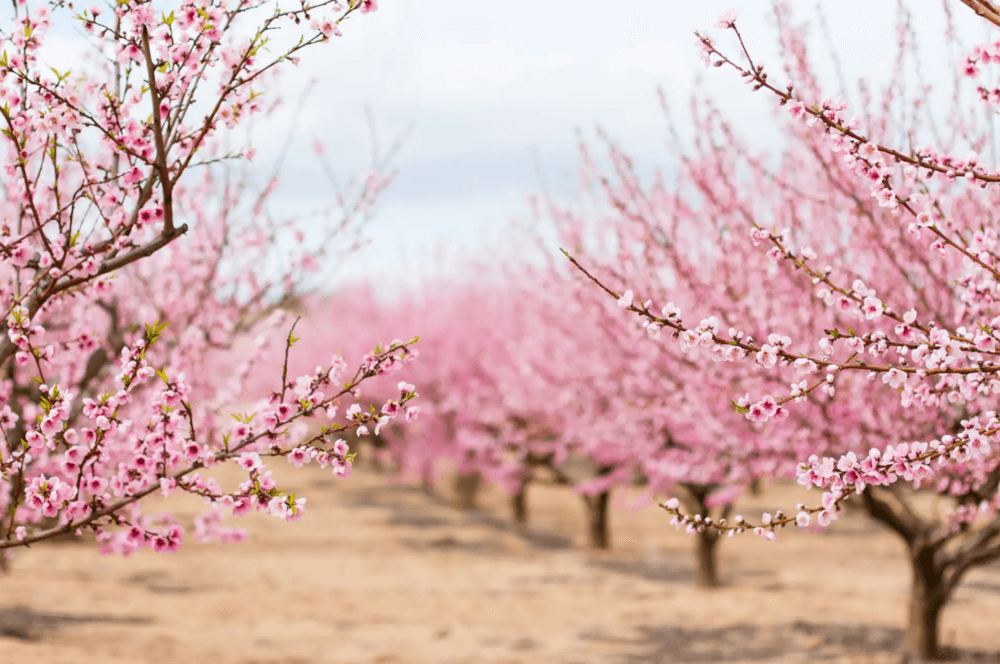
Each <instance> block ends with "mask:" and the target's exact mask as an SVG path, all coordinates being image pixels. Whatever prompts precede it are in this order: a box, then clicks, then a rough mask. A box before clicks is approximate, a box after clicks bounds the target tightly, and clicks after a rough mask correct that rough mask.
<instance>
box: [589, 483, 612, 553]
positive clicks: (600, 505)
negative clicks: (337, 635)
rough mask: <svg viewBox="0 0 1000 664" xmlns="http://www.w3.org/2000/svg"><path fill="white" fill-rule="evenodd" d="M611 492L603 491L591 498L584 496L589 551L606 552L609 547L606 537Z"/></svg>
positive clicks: (608, 540) (609, 540) (608, 538)
mask: <svg viewBox="0 0 1000 664" xmlns="http://www.w3.org/2000/svg"><path fill="white" fill-rule="evenodd" d="M610 497H611V492H609V491H605V492H603V493H598V494H596V495H593V496H584V497H583V501H584V504H585V505H586V506H587V544H588V545H589V546H590V548H591V549H600V550H606V549H609V548H610V547H611V538H610V537H609V536H608V500H609V499H610Z"/></svg>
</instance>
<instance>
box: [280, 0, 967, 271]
mask: <svg viewBox="0 0 1000 664" xmlns="http://www.w3.org/2000/svg"><path fill="white" fill-rule="evenodd" d="M906 4H907V5H908V6H909V7H910V10H911V11H912V12H913V14H914V22H915V24H916V27H917V30H918V32H919V33H920V34H921V35H922V37H923V36H924V35H926V39H922V41H926V42H927V44H926V53H927V55H926V57H925V63H924V64H925V68H926V69H927V72H928V75H929V78H930V79H931V80H932V81H941V80H942V77H947V76H948V75H949V71H948V70H947V68H946V64H945V63H946V58H945V57H944V49H943V45H942V40H941V38H940V35H939V34H937V32H936V31H939V27H940V26H941V25H942V10H941V3H940V2H939V1H934V0H925V1H922V2H908V3H906ZM952 4H953V5H954V7H953V11H954V12H955V14H956V18H957V19H959V22H960V24H961V25H962V26H965V28H966V29H967V30H969V31H971V32H973V33H974V38H978V39H982V38H984V37H985V31H984V29H982V28H980V27H979V26H978V24H977V23H976V20H975V18H974V17H973V16H972V15H971V12H969V11H968V10H966V9H965V8H964V7H961V6H960V4H959V3H957V2H954V3H952ZM379 5H380V7H379V10H378V11H377V12H376V13H374V14H370V15H367V16H362V17H360V19H359V20H357V21H352V22H351V25H349V26H347V27H346V28H345V37H344V38H343V39H342V40H339V41H337V42H335V43H333V44H330V45H328V46H325V47H324V48H323V50H322V51H321V52H315V51H314V52H312V53H310V54H308V55H307V56H306V58H304V62H303V65H302V66H301V68H300V71H298V72H296V77H290V78H289V80H288V84H289V85H290V86H294V85H302V84H303V81H306V80H308V79H309V78H311V77H316V78H317V80H318V84H317V86H316V88H315V92H314V94H313V96H312V98H311V99H310V101H309V106H308V108H309V109H310V110H309V112H308V113H307V117H306V118H305V119H304V124H303V131H302V134H303V136H304V139H308V138H309V137H311V136H316V137H320V138H322V139H323V140H324V141H325V142H327V144H328V145H329V146H330V149H331V151H332V152H333V153H334V155H335V156H336V162H335V163H336V167H337V168H338V169H339V172H341V173H344V174H346V173H349V172H351V170H352V169H356V168H360V167H363V166H364V165H365V164H366V162H367V160H368V158H369V153H370V150H369V147H370V141H369V138H368V131H367V125H366V119H365V112H364V108H365V105H366V104H367V105H368V106H369V107H370V108H371V110H372V113H373V115H374V117H375V119H376V123H377V129H378V135H379V137H380V139H381V140H382V141H383V142H388V140H389V139H390V138H391V137H392V136H393V135H394V133H396V132H399V131H401V130H403V129H404V128H406V127H407V126H408V125H409V124H410V123H411V122H412V125H413V129H412V132H411V133H410V135H409V138H408V140H407V141H406V142H405V144H404V146H403V148H402V150H401V152H400V153H399V157H398V159H397V160H396V166H397V168H398V169H399V178H398V180H397V182H396V184H395V185H394V186H393V188H392V189H391V190H390V191H388V192H387V193H386V194H385V196H384V198H383V201H382V204H381V206H380V211H379V214H378V216H377V219H376V220H375V222H374V224H375V225H374V226H373V227H372V229H371V231H372V235H373V236H375V237H376V239H375V240H374V241H373V243H372V244H371V245H370V246H369V247H368V248H367V249H366V250H365V251H364V252H363V253H362V254H361V255H359V256H358V257H356V258H354V259H352V260H351V261H350V262H349V263H348V264H347V265H346V266H345V267H346V268H347V272H348V273H349V274H351V275H359V276H360V275H362V274H378V275H385V274H387V273H388V274H392V275H394V276H397V275H400V274H402V273H404V272H405V271H406V270H417V271H427V270H432V269H437V268H439V267H440V265H441V264H440V262H439V261H440V251H438V248H439V247H440V246H449V247H464V248H465V250H469V251H476V250H479V249H481V248H482V246H483V238H488V237H492V236H494V235H495V234H496V233H497V232H498V229H502V228H503V227H504V225H505V224H507V223H509V221H510V220H511V219H514V218H524V217H525V216H526V206H525V204H524V198H525V196H526V195H527V194H530V193H533V192H537V191H538V189H539V179H538V168H536V160H537V165H538V167H539V168H540V169H541V171H542V173H543V174H544V177H545V179H546V181H547V182H548V183H549V184H550V185H551V186H552V188H553V189H555V190H556V191H558V192H561V193H562V194H563V195H571V193H572V186H573V181H572V172H573V169H574V167H575V162H576V158H575V149H576V148H575V146H576V139H575V131H576V129H577V128H579V129H581V130H583V131H584V132H585V134H586V135H589V136H593V130H594V128H595V126H597V125H600V126H602V127H603V128H605V129H606V130H607V131H608V133H610V134H611V135H612V136H614V137H616V138H617V139H619V140H620V141H621V144H622V145H623V146H624V147H625V148H626V150H628V151H629V152H630V153H631V154H633V156H635V157H636V159H637V162H638V164H639V165H640V167H641V168H643V169H646V170H648V169H651V168H652V167H653V166H660V167H663V168H665V169H669V168H670V167H671V161H672V159H671V155H670V154H668V153H667V151H666V149H665V148H664V138H665V125H664V122H663V119H662V114H661V111H660V108H659V104H658V101H657V96H656V89H657V87H658V86H663V87H664V88H665V89H666V90H667V91H668V93H669V95H670V96H671V97H672V98H673V99H674V100H675V102H676V103H678V105H679V104H681V103H683V101H684V100H685V99H686V97H687V95H688V92H689V91H690V89H691V86H692V82H693V81H694V79H695V77H696V76H698V75H702V76H705V77H706V78H707V82H708V84H709V86H710V88H711V89H712V90H713V91H715V93H716V96H717V98H718V99H719V100H720V103H721V105H722V108H723V109H724V110H725V111H726V112H728V113H730V114H731V115H732V116H733V118H734V119H735V120H736V124H737V126H741V127H743V128H744V129H747V130H750V129H752V130H753V132H754V133H755V135H756V136H757V137H758V139H760V140H780V137H779V136H778V135H777V134H776V133H775V132H774V131H773V130H772V129H770V126H771V125H772V122H771V120H770V113H771V110H772V108H773V104H772V103H768V102H771V101H772V100H766V101H765V100H763V99H758V97H759V95H752V94H751V93H750V91H749V90H748V89H747V88H746V87H745V86H743V85H741V84H740V83H739V82H738V80H736V78H735V77H734V76H733V75H732V74H731V73H729V72H726V71H725V70H716V69H711V70H707V69H705V67H704V66H703V65H702V64H701V61H700V59H699V57H698V50H697V48H696V47H695V38H694V36H693V33H694V31H695V30H702V31H704V30H706V29H708V30H713V31H715V32H716V33H718V32H720V31H718V30H716V29H715V28H714V22H715V20H716V19H717V17H718V16H719V15H720V14H721V13H722V12H723V11H724V10H725V9H727V8H729V7H736V8H737V9H738V10H739V14H740V20H739V24H740V25H741V28H742V30H743V32H744V33H745V35H746V36H747V39H748V42H749V43H750V45H751V48H753V49H754V51H755V53H756V54H760V55H761V56H762V59H763V60H764V62H765V63H768V62H770V63H772V64H775V65H776V64H777V62H776V57H775V56H774V53H775V44H774V42H775V31H774V21H773V18H772V16H771V9H770V3H768V2H761V1H754V2H733V1H732V0H730V1H728V2H717V1H705V0H699V2H680V1H678V0H632V1H628V0H626V1H623V2H607V1H598V0H544V1H543V2H534V3H510V2H486V1H485V0H476V1H470V0H435V1H434V2H421V1H418V0H381V1H380V3H379ZM793 5H794V6H795V7H796V8H797V12H798V15H799V16H801V17H802V18H804V19H807V20H809V21H810V22H811V23H812V25H813V30H812V32H811V38H810V43H811V45H812V48H813V52H814V56H815V57H816V59H817V60H818V61H820V62H821V64H820V69H821V71H822V73H823V74H824V75H825V77H826V80H827V81H828V82H829V89H830V91H831V92H833V93H836V92H837V91H838V87H839V86H838V83H837V79H836V76H835V75H834V70H833V68H832V66H831V65H830V59H829V52H830V51H829V49H830V46H829V42H832V44H833V48H835V49H836V51H837V52H838V53H839V55H840V57H841V58H842V60H843V69H844V73H845V78H846V79H847V80H848V81H849V85H850V86H851V91H853V90H854V81H856V80H857V79H858V78H859V77H860V76H868V77H870V78H872V79H873V80H875V81H884V80H885V79H886V77H887V75H888V72H889V68H890V65H891V60H892V57H893V55H894V49H895V37H894V34H895V27H894V21H895V15H896V14H895V6H896V4H895V2H890V1H889V0H867V1H864V2H861V1H856V0H849V1H844V0H838V2H836V3H824V6H825V8H826V22H827V25H828V30H827V34H828V35H829V39H828V40H827V38H826V37H825V36H824V34H823V30H821V29H820V26H819V22H818V19H817V13H816V10H815V4H814V3H813V2H795V3H793ZM289 89H291V88H289ZM306 146H307V142H306V140H304V141H303V145H302V149H305V147H306ZM311 164H312V162H311V161H310V160H308V159H304V160H302V161H299V162H297V166H295V167H294V168H302V169H304V171H305V172H301V173H295V174H292V173H290V177H289V178H287V179H286V182H294V183H296V185H295V186H292V185H291V184H289V185H288V186H287V188H286V190H285V195H286V196H287V198H286V199H283V200H288V201H289V204H292V203H291V202H292V201H302V200H306V199H308V198H309V196H311V195H315V194H318V193H320V192H318V191H315V190H316V189H319V190H320V191H321V190H322V179H320V178H318V177H315V174H312V175H311V174H310V173H309V172H308V170H309V167H310V165H311ZM310 190H312V191H310ZM446 253H447V252H446ZM454 253H455V251H454V249H452V250H451V254H452V255H453V254H454ZM380 278H384V276H382V277H380Z"/></svg>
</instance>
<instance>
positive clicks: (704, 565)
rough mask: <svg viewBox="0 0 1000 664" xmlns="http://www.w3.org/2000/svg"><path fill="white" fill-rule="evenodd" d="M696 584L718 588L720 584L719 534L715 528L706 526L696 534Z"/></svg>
mask: <svg viewBox="0 0 1000 664" xmlns="http://www.w3.org/2000/svg"><path fill="white" fill-rule="evenodd" d="M695 540H696V541H697V546H696V548H695V577H694V578H695V585H697V586H698V587H699V588H717V587H718V586H719V566H718V564H717V560H718V549H717V548H716V546H715V545H716V544H717V543H718V542H719V535H718V533H717V532H715V530H713V529H711V528H706V529H705V530H703V531H701V532H700V533H696V534H695Z"/></svg>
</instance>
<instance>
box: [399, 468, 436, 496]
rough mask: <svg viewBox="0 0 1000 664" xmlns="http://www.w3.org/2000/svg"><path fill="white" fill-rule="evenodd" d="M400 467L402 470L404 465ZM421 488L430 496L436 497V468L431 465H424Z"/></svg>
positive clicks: (421, 474)
mask: <svg viewBox="0 0 1000 664" xmlns="http://www.w3.org/2000/svg"><path fill="white" fill-rule="evenodd" d="M399 467H400V468H402V467H403V466H402V464H400V466H399ZM420 488H421V489H423V491H424V493H425V494H427V495H428V496H431V495H434V468H433V466H431V464H429V463H428V464H424V468H423V471H422V472H421V473H420Z"/></svg>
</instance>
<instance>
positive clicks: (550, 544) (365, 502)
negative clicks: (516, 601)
mask: <svg viewBox="0 0 1000 664" xmlns="http://www.w3.org/2000/svg"><path fill="white" fill-rule="evenodd" d="M407 494H408V495H411V496H417V497H419V498H420V499H422V500H426V501H427V502H428V503H430V504H431V505H430V507H431V508H432V509H433V510H437V509H445V510H447V512H446V513H445V514H444V515H442V514H440V513H436V514H435V513H426V512H423V511H421V507H420V505H415V504H413V503H408V502H404V501H402V500H400V499H399V497H400V496H402V495H407ZM347 504H348V505H349V506H351V507H362V508H364V507H375V508H379V509H387V510H389V511H390V515H389V518H388V520H387V521H386V523H387V524H388V525H391V526H406V527H410V528H441V527H447V526H454V527H456V528H464V527H467V526H470V525H476V526H484V527H486V528H489V529H490V530H493V531H497V532H504V533H511V534H514V535H516V536H518V537H519V538H521V539H522V540H523V541H524V542H525V543H526V544H528V546H530V547H531V548H532V549H534V550H536V551H557V550H562V549H571V548H573V546H574V544H573V540H572V539H571V538H569V537H565V536H563V535H559V534H556V533H552V532H548V531H544V530H538V529H535V528H531V527H519V526H517V525H516V524H514V523H513V522H511V521H509V520H508V519H504V518H501V517H498V516H496V515H494V514H491V513H490V512H489V511H487V510H484V509H480V508H477V509H471V510H457V509H455V508H453V507H452V506H451V505H450V504H449V503H448V501H447V500H446V499H445V498H444V497H442V496H440V495H438V494H436V493H430V494H428V493H426V492H424V491H423V489H421V488H420V487H414V486H408V485H395V486H389V487H371V488H366V489H364V490H362V491H358V492H356V493H355V494H354V495H353V496H352V497H351V499H350V501H349V502H348V503H347Z"/></svg>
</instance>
